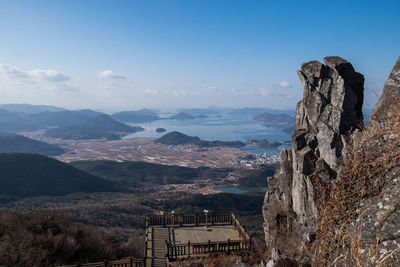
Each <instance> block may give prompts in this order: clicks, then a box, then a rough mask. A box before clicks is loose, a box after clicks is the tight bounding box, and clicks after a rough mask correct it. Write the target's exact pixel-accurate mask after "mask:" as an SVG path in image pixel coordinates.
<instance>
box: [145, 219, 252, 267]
mask: <svg viewBox="0 0 400 267" xmlns="http://www.w3.org/2000/svg"><path fill="white" fill-rule="evenodd" d="M249 250H251V239H250V237H249V236H248V234H247V233H246V232H245V231H244V229H243V227H242V226H241V225H240V223H239V221H238V220H237V219H236V217H235V215H234V214H233V213H218V214H214V213H201V214H200V213H199V214H167V215H150V216H148V217H147V220H146V250H145V251H146V252H145V254H146V255H145V265H146V266H149V267H150V266H151V267H165V266H168V264H169V262H172V261H176V260H182V259H187V258H196V257H205V256H208V255H212V254H231V253H232V254H238V253H243V252H246V251H249Z"/></svg>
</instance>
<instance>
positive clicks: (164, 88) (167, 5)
mask: <svg viewBox="0 0 400 267" xmlns="http://www.w3.org/2000/svg"><path fill="white" fill-rule="evenodd" d="M399 10H400V1H382V0H381V1H329V2H327V1H301V0H297V1H256V0H252V1H245V0H242V1H237V0H230V1H217V0H214V1H206V0H203V1H195V0H181V1H169V0H159V1H152V0H147V1H144V0H143V1H122V0H120V1H118V0H113V1H111V0H110V1H99V0H96V1H95V0H86V1H74V0H70V1H67V0H64V1H62V0H57V1H31V0H30V1H20V0H17V1H11V0H10V1H7V0H2V1H0V99H1V100H0V102H1V103H10V102H12V103H33V104H53V105H59V106H64V107H68V108H95V109H101V110H110V111H112V110H118V109H137V108H142V107H151V108H167V107H207V106H211V105H214V106H231V107H243V106H258V107H271V108H282V109H284V108H285V109H286V108H293V109H294V108H295V104H296V102H297V101H298V100H299V99H300V98H301V96H302V90H303V89H302V87H301V84H300V82H299V79H298V77H297V75H296V70H297V69H298V68H299V67H300V65H301V63H303V62H305V61H309V60H322V58H323V57H324V56H328V55H338V56H342V57H344V58H345V59H347V60H349V61H350V62H351V63H352V64H353V66H354V67H355V68H356V70H357V71H359V72H361V73H363V74H364V75H365V77H366V86H365V87H366V92H365V93H366V105H367V106H373V105H374V103H375V101H376V99H377V97H376V96H375V94H374V93H373V91H376V92H378V94H379V92H380V91H381V88H382V86H383V83H384V81H385V80H386V78H387V76H388V75H389V72H390V70H391V68H392V66H393V64H394V62H395V60H396V58H397V57H398V56H399V55H400V45H399V44H400V30H399V29H400V16H399V15H398V11H399Z"/></svg>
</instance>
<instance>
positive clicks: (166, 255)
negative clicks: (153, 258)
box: [165, 240, 169, 258]
mask: <svg viewBox="0 0 400 267" xmlns="http://www.w3.org/2000/svg"><path fill="white" fill-rule="evenodd" d="M165 247H166V248H167V249H166V250H167V252H166V253H165V257H166V258H168V257H169V244H168V241H167V240H165Z"/></svg>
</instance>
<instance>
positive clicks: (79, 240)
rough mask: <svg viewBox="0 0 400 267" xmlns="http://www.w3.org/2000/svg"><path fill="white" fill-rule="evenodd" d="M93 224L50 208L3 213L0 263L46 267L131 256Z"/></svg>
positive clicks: (0, 229)
mask: <svg viewBox="0 0 400 267" xmlns="http://www.w3.org/2000/svg"><path fill="white" fill-rule="evenodd" d="M112 241H113V240H112V238H110V237H109V236H107V235H104V233H103V232H102V231H100V230H99V229H96V228H94V227H93V226H89V225H85V224H82V223H79V222H77V221H76V220H75V219H73V218H72V217H70V216H67V215H64V214H61V213H58V212H51V211H42V212H23V213H21V212H19V213H17V212H5V211H1V212H0V265H2V266H3V265H4V266H14V267H26V266H30V267H45V266H54V265H59V264H73V263H76V262H82V263H86V262H96V261H103V260H104V259H109V260H113V259H117V258H119V257H122V256H129V255H132V254H133V253H134V251H133V250H130V251H127V248H124V247H121V246H120V245H117V244H115V243H113V242H112Z"/></svg>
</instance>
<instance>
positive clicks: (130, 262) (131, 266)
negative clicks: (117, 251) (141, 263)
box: [129, 257, 133, 267]
mask: <svg viewBox="0 0 400 267" xmlns="http://www.w3.org/2000/svg"><path fill="white" fill-rule="evenodd" d="M129 264H130V267H133V259H132V257H131V259H130V261H129Z"/></svg>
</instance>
